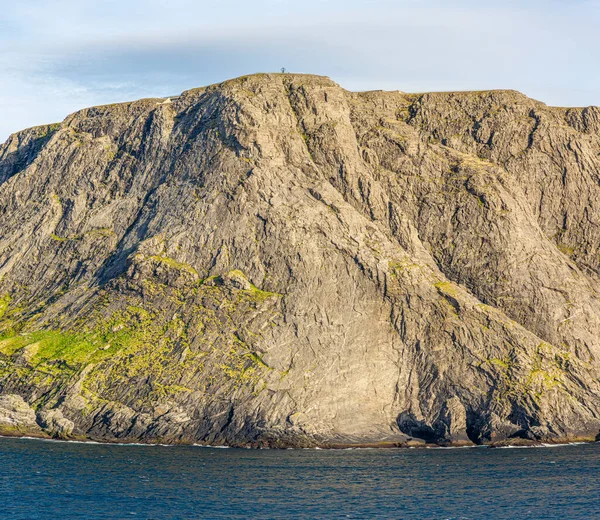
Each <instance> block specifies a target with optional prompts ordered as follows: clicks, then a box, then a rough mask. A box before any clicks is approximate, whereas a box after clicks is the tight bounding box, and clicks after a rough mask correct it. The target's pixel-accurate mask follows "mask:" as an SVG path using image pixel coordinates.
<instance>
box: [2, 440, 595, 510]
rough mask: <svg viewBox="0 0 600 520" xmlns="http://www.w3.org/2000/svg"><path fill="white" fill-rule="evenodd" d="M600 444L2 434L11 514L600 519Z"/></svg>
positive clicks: (6, 506)
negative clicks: (67, 438) (374, 444)
mask: <svg viewBox="0 0 600 520" xmlns="http://www.w3.org/2000/svg"><path fill="white" fill-rule="evenodd" d="M599 484H600V445H577V446H563V447H552V448H513V449H486V448H473V449H448V450H444V449H435V450H343V451H321V450H300V451H293V450H285V451H275V450H271V451H270V450H265V451H254V450H234V449H212V448H200V447H161V446H151V447H150V446H107V445H99V444H75V443H64V442H52V441H38V440H28V439H5V438H0V518H2V519H46V518H47V519H55V518H69V519H71V518H86V519H87V518H99V519H124V518H136V519H142V518H143V519H150V518H152V519H163V518H164V519H192V518H282V519H292V518H369V519H371V518H418V519H424V518H433V519H435V518H439V519H495V518H506V519H514V518H544V519H550V518H557V519H558V518H560V519H579V518H585V519H589V518H600V485H599Z"/></svg>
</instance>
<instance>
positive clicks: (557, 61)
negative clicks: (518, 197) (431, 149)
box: [0, 0, 600, 141]
mask: <svg viewBox="0 0 600 520" xmlns="http://www.w3.org/2000/svg"><path fill="white" fill-rule="evenodd" d="M4 4H6V5H4ZM598 27H600V0H588V1H586V0H571V1H563V0H545V1H537V0H521V1H516V0H515V1H513V0H503V1H499V0H498V1H495V0H493V1H485V0H479V1H476V0H462V1H450V0H445V1H441V0H439V1H437V0H429V1H417V0H395V1H392V0H371V1H359V0H330V1H324V0H295V1H284V0H254V1H252V0H245V1H239V0H213V1H202V0H197V1H191V0H169V1H168V2H167V1H164V0H143V1H142V0H104V1H102V0H95V1H93V2H85V1H82V0H43V1H42V0H19V1H15V0H11V1H8V0H0V67H1V69H0V70H2V74H0V141H4V139H6V137H8V135H9V134H10V133H11V132H14V131H16V130H20V129H22V128H25V127H28V126H33V125H37V124H43V123H50V122H55V121H61V120H62V119H64V117H65V116H66V115H67V114H69V113H71V112H73V111H75V110H78V109H80V108H84V107H86V106H91V105H97V104H103V103H112V102H117V101H125V100H130V99H137V98H141V97H149V96H167V95H173V94H177V93H179V92H181V91H182V90H185V89H188V88H193V87H198V86H202V85H207V84H210V83H215V82H218V81H222V80H224V79H228V78H231V77H236V76H240V75H243V74H249V73H252V72H265V71H277V70H279V69H280V68H281V67H286V68H287V69H288V70H289V71H291V72H311V73H315V74H323V75H327V76H330V77H331V78H332V79H334V80H335V81H337V82H338V83H340V84H341V85H342V86H343V87H345V88H347V89H350V90H368V89H389V90H404V91H408V92H415V91H417V92H420V91H429V90H469V89H477V90H479V89H488V88H513V89H517V90H520V91H522V92H524V93H525V94H527V95H529V96H531V97H534V98H537V99H540V100H541V101H544V102H546V103H548V104H553V105H568V106H582V105H591V104H595V105H600V69H599V68H598V65H599V64H600V38H599V37H598V36H597V34H598Z"/></svg>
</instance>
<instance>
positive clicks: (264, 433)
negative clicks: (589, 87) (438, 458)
mask: <svg viewBox="0 0 600 520" xmlns="http://www.w3.org/2000/svg"><path fill="white" fill-rule="evenodd" d="M599 181H600V109H598V108H586V109H559V108H551V107H547V106H546V105H544V104H542V103H539V102H537V101H534V100H531V99H528V98H527V97H525V96H523V95H521V94H519V93H517V92H511V91H492V92H469V93H444V94H404V93H401V92H368V93H351V92H347V91H345V90H343V89H342V88H340V87H339V86H338V85H336V84H335V83H333V82H332V81H330V80H329V79H327V78H323V77H317V76H303V75H288V74H285V75H256V76H249V77H244V78H239V79H236V80H232V81H228V82H226V83H223V84H220V85H214V86H210V87H207V88H203V89H197V90H192V91H188V92H184V93H183V94H182V95H181V96H180V97H178V98H171V99H146V100H141V101H138V102H133V103H125V104H120V105H111V106H104V107H95V108H90V109H86V110H83V111H81V112H78V113H76V114H73V115H71V116H69V117H68V118H67V119H66V120H65V121H64V122H63V123H61V124H60V125H50V126H45V127H38V128H34V129H30V130H25V131H23V132H20V133H18V134H15V135H13V136H11V138H10V139H9V140H8V141H7V143H5V144H4V146H2V147H0V330H2V332H1V334H2V335H1V336H0V393H1V394H2V395H0V430H2V431H4V432H6V433H10V432H20V433H29V434H32V433H33V434H36V433H37V434H40V435H44V434H48V435H58V436H63V437H75V438H91V439H102V440H125V441H133V440H136V441H139V440H142V441H146V442H199V443H210V444H233V445H257V446H261V445H271V446H313V445H336V444H384V443H396V444H404V443H407V442H409V439H421V440H424V441H427V442H437V443H441V444H444V443H460V442H465V443H468V442H474V443H487V442H493V441H502V440H504V439H508V438H515V439H519V438H524V439H532V440H559V439H560V440H564V439H575V438H592V439H593V438H594V437H595V435H596V434H597V433H598V430H599V429H600V382H599V376H600V301H599V300H598V296H597V295H598V293H599V289H600V278H599V275H600V251H599V247H600V183H599Z"/></svg>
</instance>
